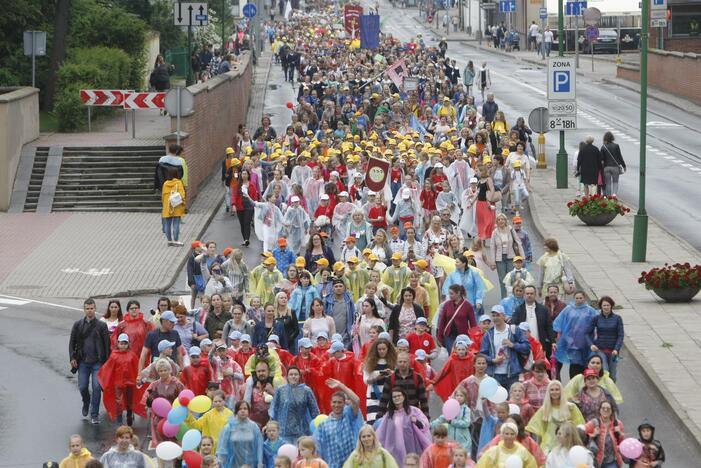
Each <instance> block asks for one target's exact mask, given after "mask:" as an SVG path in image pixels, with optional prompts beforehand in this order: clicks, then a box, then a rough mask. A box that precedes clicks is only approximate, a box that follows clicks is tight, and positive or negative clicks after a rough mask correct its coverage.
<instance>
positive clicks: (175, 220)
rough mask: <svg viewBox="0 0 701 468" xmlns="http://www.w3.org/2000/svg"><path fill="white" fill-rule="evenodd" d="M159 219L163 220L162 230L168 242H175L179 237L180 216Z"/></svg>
mask: <svg viewBox="0 0 701 468" xmlns="http://www.w3.org/2000/svg"><path fill="white" fill-rule="evenodd" d="M161 220H162V221H163V232H164V233H165V235H166V239H168V242H171V241H176V242H177V241H178V239H179V238H180V216H171V217H170V218H161Z"/></svg>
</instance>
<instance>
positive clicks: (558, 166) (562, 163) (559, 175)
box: [548, 0, 576, 189]
mask: <svg viewBox="0 0 701 468" xmlns="http://www.w3.org/2000/svg"><path fill="white" fill-rule="evenodd" d="M564 38H565V9H564V4H563V2H562V0H559V1H558V2H557V55H558V57H557V58H556V59H552V60H561V61H562V63H561V64H560V65H566V64H569V67H567V68H569V69H570V70H569V72H570V73H569V80H568V83H570V87H571V88H572V91H573V92H574V85H575V79H576V78H575V77H576V71H575V70H574V68H573V67H572V63H571V61H570V62H568V63H565V41H564ZM555 65H557V64H556V63H553V67H555ZM548 70H549V71H550V62H549V63H548ZM552 71H553V73H552V74H551V73H548V99H550V94H551V93H550V91H551V90H550V80H553V81H555V75H554V72H555V71H561V72H563V71H567V70H566V69H563V68H562V67H560V69H558V70H556V69H555V68H553V70H552ZM551 75H552V76H551ZM564 79H565V75H558V76H557V83H558V87H557V89H556V88H555V87H554V84H553V90H552V91H553V94H554V95H556V96H558V93H560V92H562V93H565V87H564V81H563V80H564ZM567 92H569V88H568V90H567ZM560 96H562V95H560ZM565 99H567V98H565ZM555 179H556V181H557V184H556V186H557V188H559V189H566V188H567V150H566V149H565V132H564V131H562V130H560V149H559V150H558V151H557V159H556V162H555Z"/></svg>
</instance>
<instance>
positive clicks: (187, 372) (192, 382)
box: [180, 346, 214, 395]
mask: <svg viewBox="0 0 701 468" xmlns="http://www.w3.org/2000/svg"><path fill="white" fill-rule="evenodd" d="M189 353H190V365H189V366H185V368H184V369H183V372H182V374H181V375H180V381H181V382H182V383H183V385H185V388H189V389H190V390H192V392H193V393H194V394H195V395H206V394H207V384H208V383H209V382H210V381H212V380H214V379H213V378H212V369H211V368H210V366H209V363H208V362H207V358H202V350H200V348H199V347H197V346H193V347H191V348H190V351H189Z"/></svg>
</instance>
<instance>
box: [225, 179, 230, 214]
mask: <svg viewBox="0 0 701 468" xmlns="http://www.w3.org/2000/svg"><path fill="white" fill-rule="evenodd" d="M224 202H226V207H227V208H228V211H231V187H229V186H228V185H227V187H226V197H225V198H224Z"/></svg>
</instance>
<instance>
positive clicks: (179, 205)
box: [161, 168, 185, 247]
mask: <svg viewBox="0 0 701 468" xmlns="http://www.w3.org/2000/svg"><path fill="white" fill-rule="evenodd" d="M166 175H167V178H168V180H166V181H165V183H164V184H163V189H162V191H161V203H162V205H163V208H162V210H161V220H162V224H163V233H164V234H165V235H166V238H167V239H168V245H170V246H177V247H180V246H182V245H183V243H182V242H180V240H179V239H180V221H181V219H182V217H183V216H185V186H184V185H183V183H182V181H181V180H180V179H178V175H177V171H176V169H175V168H168V169H167V172H166Z"/></svg>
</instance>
